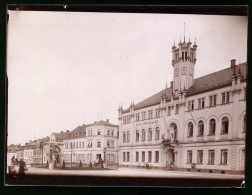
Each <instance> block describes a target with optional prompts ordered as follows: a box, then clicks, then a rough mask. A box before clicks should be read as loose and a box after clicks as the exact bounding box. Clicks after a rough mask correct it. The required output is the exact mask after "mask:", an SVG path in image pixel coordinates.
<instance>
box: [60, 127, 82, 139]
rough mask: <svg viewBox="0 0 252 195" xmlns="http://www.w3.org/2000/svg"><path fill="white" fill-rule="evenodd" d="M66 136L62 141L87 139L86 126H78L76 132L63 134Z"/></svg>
mask: <svg viewBox="0 0 252 195" xmlns="http://www.w3.org/2000/svg"><path fill="white" fill-rule="evenodd" d="M61 134H64V136H63V138H62V139H76V138H80V137H85V136H86V126H85V125H82V126H78V127H76V128H75V129H74V130H72V131H69V132H66V133H61Z"/></svg>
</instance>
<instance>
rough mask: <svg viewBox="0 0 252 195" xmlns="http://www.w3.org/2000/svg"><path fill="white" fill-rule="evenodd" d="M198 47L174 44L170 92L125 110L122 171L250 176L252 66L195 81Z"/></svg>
mask: <svg viewBox="0 0 252 195" xmlns="http://www.w3.org/2000/svg"><path fill="white" fill-rule="evenodd" d="M197 47H198V46H197V45H196V42H195V43H194V44H193V45H192V43H191V42H190V40H189V42H185V40H184V42H181V41H180V43H179V44H178V47H176V46H175V44H174V46H173V47H172V52H173V59H172V68H173V81H171V85H170V87H169V88H168V87H167V85H166V87H165V90H163V91H160V92H158V93H157V94H155V95H153V96H151V97H149V98H147V99H145V100H143V101H142V102H139V103H138V104H134V103H131V105H130V107H129V108H127V109H123V108H122V106H120V107H119V109H118V111H119V116H118V119H119V156H120V158H119V163H120V166H123V167H146V165H150V166H151V167H153V168H156V169H176V170H187V171H198V172H210V173H212V172H218V173H242V172H244V165H245V132H246V66H247V64H246V63H243V64H239V65H236V63H235V60H231V65H230V67H229V68H226V69H223V70H221V71H218V72H214V73H211V74H208V75H205V76H203V77H200V78H196V79H195V78H194V70H195V65H196V60H197V59H196V52H197Z"/></svg>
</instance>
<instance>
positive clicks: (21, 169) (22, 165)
mask: <svg viewBox="0 0 252 195" xmlns="http://www.w3.org/2000/svg"><path fill="white" fill-rule="evenodd" d="M25 167H26V165H25V162H24V161H23V159H20V163H19V172H18V174H19V175H25Z"/></svg>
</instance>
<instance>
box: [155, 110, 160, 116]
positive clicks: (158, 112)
mask: <svg viewBox="0 0 252 195" xmlns="http://www.w3.org/2000/svg"><path fill="white" fill-rule="evenodd" d="M159 117H160V109H156V118H159Z"/></svg>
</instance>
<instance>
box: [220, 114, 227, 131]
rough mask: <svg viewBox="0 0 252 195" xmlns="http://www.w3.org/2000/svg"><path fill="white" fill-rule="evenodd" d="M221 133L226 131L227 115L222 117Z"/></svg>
mask: <svg viewBox="0 0 252 195" xmlns="http://www.w3.org/2000/svg"><path fill="white" fill-rule="evenodd" d="M221 133H228V118H227V117H223V119H222V128H221Z"/></svg>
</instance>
